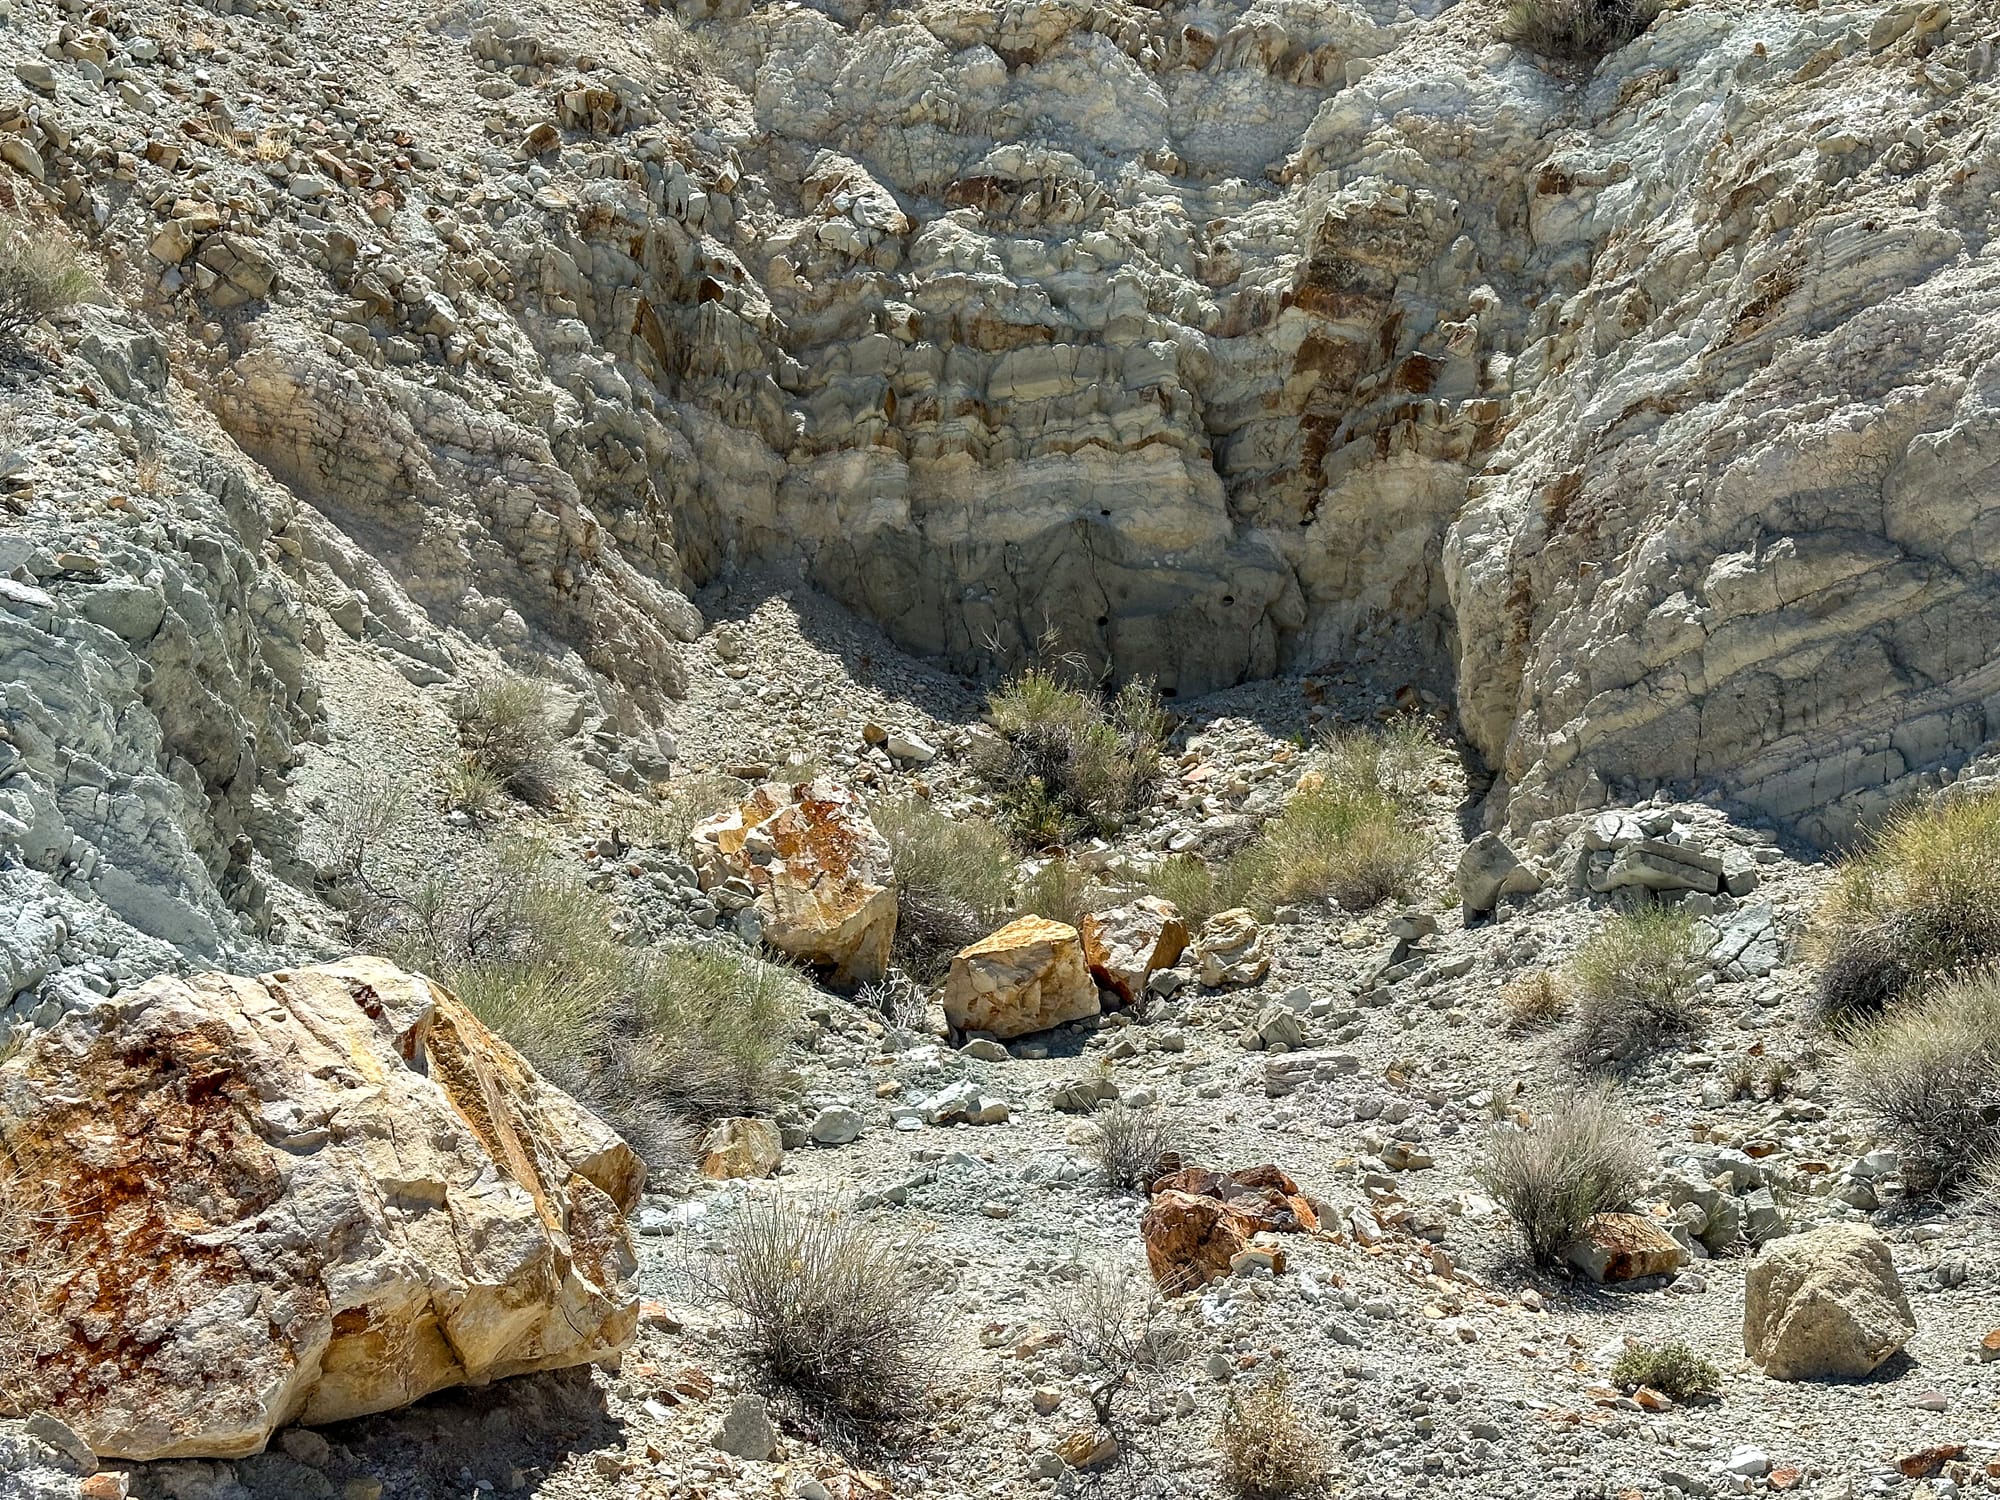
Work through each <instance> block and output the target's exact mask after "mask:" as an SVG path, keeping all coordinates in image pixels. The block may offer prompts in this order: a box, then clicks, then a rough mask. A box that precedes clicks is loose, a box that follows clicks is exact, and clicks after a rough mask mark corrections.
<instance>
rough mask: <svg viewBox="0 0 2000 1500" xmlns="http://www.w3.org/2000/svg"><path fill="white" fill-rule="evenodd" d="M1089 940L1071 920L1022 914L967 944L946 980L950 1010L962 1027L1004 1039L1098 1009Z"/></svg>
mask: <svg viewBox="0 0 2000 1500" xmlns="http://www.w3.org/2000/svg"><path fill="white" fill-rule="evenodd" d="M1099 1008H1100V1007H1099V1004H1098V999H1097V983H1096V981H1095V980H1093V979H1092V978H1091V977H1090V970H1089V969H1088V968H1087V967H1085V965H1084V961H1083V940H1082V938H1080V937H1079V936H1078V935H1077V931H1076V929H1075V928H1074V927H1071V926H1070V925H1069V924H1068V923H1067V922H1051V921H1049V920H1048V919H1047V918H1045V917H1021V918H1019V919H1017V920H1015V921H1012V922H1009V923H1008V924H1007V925H1006V926H1005V927H1003V928H1001V929H1000V930H999V931H998V932H996V933H993V934H992V935H990V936H988V937H984V938H981V939H980V940H979V941H978V942H976V943H974V944H973V945H972V946H971V947H969V948H964V949H961V950H960V951H959V952H958V953H957V954H955V955H954V956H953V957H952V960H951V973H950V974H949V975H948V976H947V977H946V979H945V985H944V1016H945V1019H946V1020H947V1021H949V1022H950V1023H951V1024H952V1025H953V1026H955V1027H956V1028H958V1030H960V1031H981V1032H985V1033H986V1034H988V1035H989V1036H995V1037H999V1038H1001V1039H1003V1040H1004V1039H1005V1038H1007V1037H1013V1036H1025V1035H1027V1034H1028V1033H1029V1032H1031V1031H1046V1030H1048V1029H1049V1028H1050V1027H1051V1026H1060V1025H1062V1024H1063V1022H1065V1021H1077V1020H1081V1019H1082V1018H1083V1017H1085V1016H1094V1015H1096V1014H1097V1013H1098V1010H1099Z"/></svg>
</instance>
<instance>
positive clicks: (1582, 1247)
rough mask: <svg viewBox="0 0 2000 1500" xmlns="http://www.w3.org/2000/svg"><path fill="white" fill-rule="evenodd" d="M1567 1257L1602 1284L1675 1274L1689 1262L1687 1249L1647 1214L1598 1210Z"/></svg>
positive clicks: (1567, 1250)
mask: <svg viewBox="0 0 2000 1500" xmlns="http://www.w3.org/2000/svg"><path fill="white" fill-rule="evenodd" d="M1563 1259H1564V1260H1565V1261H1567V1262H1568V1263H1569V1264H1570V1265H1572V1266H1574V1267H1576V1269H1577V1270H1579V1271H1581V1272H1583V1274H1584V1275H1586V1276H1588V1277H1589V1278H1590V1279H1591V1280H1592V1281H1595V1282H1598V1283H1600V1284H1602V1283H1610V1282H1618V1281H1637V1280H1638V1279H1639V1278H1640V1277H1642V1276H1667V1275H1671V1274H1672V1273H1673V1272H1675V1271H1678V1270H1679V1269H1680V1268H1681V1267H1682V1266H1683V1265H1684V1264H1686V1262H1687V1252H1686V1251H1685V1250H1683V1249H1682V1248H1681V1246H1680V1242H1679V1241H1678V1240H1676V1239H1675V1238H1674V1237H1673V1236H1672V1235H1671V1234H1668V1233H1667V1231H1666V1230H1665V1229H1663V1228H1662V1227H1661V1226H1660V1225H1658V1224H1655V1223H1654V1222H1653V1221H1652V1220H1651V1219H1649V1218H1647V1217H1646V1216H1645V1215H1644V1214H1596V1215H1594V1216H1593V1217H1592V1218H1591V1220H1590V1222H1589V1223H1587V1224H1585V1225H1584V1226H1583V1233H1582V1234H1580V1235H1578V1236H1577V1238H1576V1240H1575V1241H1574V1242H1573V1243H1572V1244H1570V1245H1568V1246H1567V1247H1565V1249H1564V1250H1563Z"/></svg>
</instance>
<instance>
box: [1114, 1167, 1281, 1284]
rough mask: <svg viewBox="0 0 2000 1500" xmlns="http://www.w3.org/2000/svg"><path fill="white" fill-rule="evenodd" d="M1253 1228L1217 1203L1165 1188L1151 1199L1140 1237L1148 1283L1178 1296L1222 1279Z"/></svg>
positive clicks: (1225, 1205)
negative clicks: (1144, 1251) (1144, 1255)
mask: <svg viewBox="0 0 2000 1500" xmlns="http://www.w3.org/2000/svg"><path fill="white" fill-rule="evenodd" d="M1256 1227H1257V1226H1256V1225H1255V1224H1254V1223H1252V1222H1251V1220H1250V1219H1249V1218H1248V1217H1246V1216H1245V1215H1244V1214H1242V1213H1240V1212H1238V1211H1237V1210H1236V1209H1234V1208H1232V1207H1231V1206H1230V1205H1229V1204H1227V1203H1224V1202H1223V1201H1222V1200H1221V1199H1219V1198H1210V1197H1206V1196H1203V1195H1199V1194H1195V1193H1184V1192H1180V1191H1178V1190H1177V1189H1173V1188H1169V1189H1167V1190H1166V1191H1164V1192H1159V1193H1155V1194H1154V1196H1153V1201H1152V1202H1151V1203H1150V1204H1149V1205H1147V1208H1146V1214H1145V1217H1144V1218H1142V1219H1140V1220H1139V1235H1140V1238H1141V1239H1143V1240H1144V1241H1145V1245H1146V1264H1147V1266H1148V1267H1149V1268H1150V1269H1151V1270H1152V1273H1153V1280H1154V1281H1156V1282H1158V1283H1159V1284H1160V1285H1161V1286H1163V1287H1165V1288H1167V1289H1168V1290H1169V1291H1171V1292H1183V1291H1189V1290H1192V1289H1193V1288H1195V1287H1198V1286H1202V1285H1204V1284H1205V1283H1207V1282H1210V1281H1213V1280H1215V1279H1216V1278H1217V1277H1219V1276H1227V1275H1228V1274H1229V1272H1230V1268H1231V1266H1232V1265H1233V1264H1234V1263H1235V1260H1236V1257H1237V1256H1238V1255H1240V1254H1242V1253H1243V1251H1245V1250H1246V1249H1248V1248H1249V1246H1250V1236H1251V1235H1252V1234H1254V1233H1255V1232H1256Z"/></svg>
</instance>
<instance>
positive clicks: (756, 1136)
mask: <svg viewBox="0 0 2000 1500" xmlns="http://www.w3.org/2000/svg"><path fill="white" fill-rule="evenodd" d="M784 1159H785V1150H784V1142H783V1140H782V1138H781V1136H780V1135H779V1132H778V1127H777V1125H776V1124H775V1123H774V1122H773V1121H770V1120H754V1119H738V1120H717V1121H716V1122H715V1123H714V1124H713V1125H711V1126H709V1128H708V1134H707V1135H705V1136H704V1137H702V1142H701V1161H700V1162H699V1164H698V1165H699V1167H700V1170H701V1175H702V1176H704V1177H716V1178H725V1177H769V1176H770V1175H771V1174H772V1173H774V1172H776V1171H777V1170H778V1167H779V1166H780V1164H782V1163H783V1161H784Z"/></svg>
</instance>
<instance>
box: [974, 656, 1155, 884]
mask: <svg viewBox="0 0 2000 1500" xmlns="http://www.w3.org/2000/svg"><path fill="white" fill-rule="evenodd" d="M986 708H987V717H988V719H989V720H991V722H992V725H993V728H994V729H995V731H997V738H996V739H995V740H994V741H993V742H991V743H988V744H987V745H986V746H985V747H984V748H983V749H981V750H980V751H979V752H978V753H977V754H976V756H975V760H974V764H975V768H976V769H977V770H978V771H979V772H980V774H981V775H982V776H984V777H985V779H986V780H987V782H988V783H989V784H990V785H991V786H992V787H993V789H994V791H995V794H996V796H997V798H998V801H999V803H1000V807H1001V810H1002V815H1003V820H1004V822H1005V824H1006V826H1007V829H1008V831H1009V833H1010V834H1012V835H1013V837H1014V838H1015V839H1016V841H1017V842H1019V843H1021V844H1023V845H1024V846H1026V847H1028V848H1030V849H1042V848H1049V847H1052V846H1055V845H1061V844H1067V843H1071V842H1074V841H1075V840H1077V839H1079V838H1083V837H1085V836H1086V835H1089V834H1094V833H1106V832H1110V831H1112V830H1114V829H1115V828H1116V827H1117V826H1118V825H1119V824H1120V823H1121V822H1122V820H1123V819H1124V818H1125V817H1126V816H1127V815H1129V814H1131V813H1133V812H1135V811H1137V810H1138V809H1139V808H1140V807H1142V806H1144V805H1145V802H1146V799H1147V798H1149V797H1150V796H1152V794H1153V792H1154V791H1155V790H1156V789H1157V788H1158V786H1159V781H1160V749H1161V746H1162V745H1163V744H1164V743H1165V740H1166V718H1165V715H1164V713H1163V712H1162V710H1161V708H1160V702H1159V698H1158V696H1157V695H1156V694H1155V693H1154V692H1153V690H1152V688H1151V687H1150V686H1148V685H1146V684H1144V683H1129V684H1127V685H1126V686H1125V687H1123V688H1121V689H1120V690H1119V691H1118V692H1117V693H1115V694H1113V695H1112V696H1111V698H1110V699H1109V700H1108V701H1107V700H1106V699H1104V698H1103V697H1101V696H1099V695H1098V694H1097V693H1095V692H1092V691H1090V690H1088V689H1085V688H1082V687H1078V686H1075V685H1073V684H1072V683H1070V682H1068V681H1066V680H1064V678H1063V677H1062V676H1061V675H1059V674H1058V673H1056V672H1055V671H1053V670H1050V669H1048V668H1042V667H1036V668H1032V669H1030V670H1029V671H1026V672H1023V673H1022V674H1021V675H1020V676H1018V677H1016V678H1014V679H1013V680H1012V681H1010V682H1008V683H1007V684H1005V685H1004V686H1002V687H1000V688H998V689H996V690H995V691H994V692H993V694H992V695H991V696H990V697H989V698H988V699H987V705H986Z"/></svg>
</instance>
